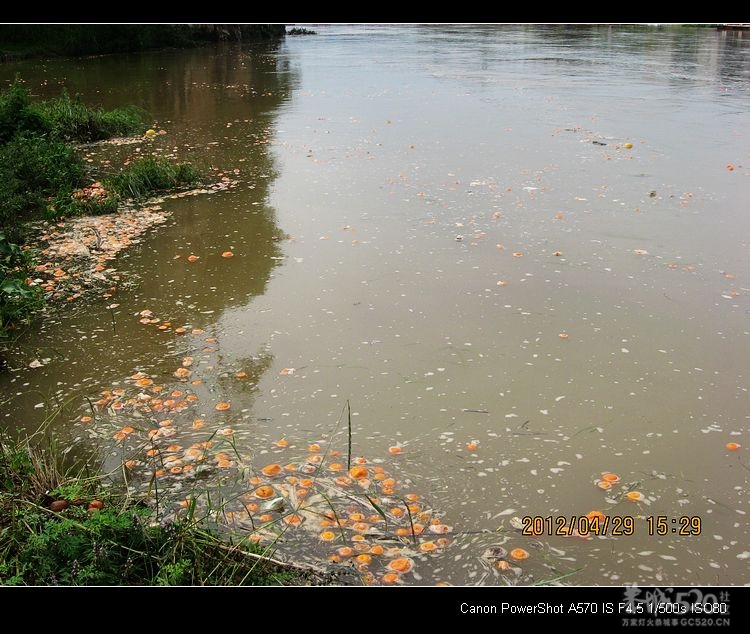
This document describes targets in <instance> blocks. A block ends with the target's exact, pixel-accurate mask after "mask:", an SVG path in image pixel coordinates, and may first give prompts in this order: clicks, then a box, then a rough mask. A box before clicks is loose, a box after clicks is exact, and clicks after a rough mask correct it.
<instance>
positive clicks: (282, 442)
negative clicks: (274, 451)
mask: <svg viewBox="0 0 750 634" xmlns="http://www.w3.org/2000/svg"><path fill="white" fill-rule="evenodd" d="M275 444H276V446H277V447H288V446H289V441H288V440H287V439H286V438H279V440H277V441H276V443H275Z"/></svg>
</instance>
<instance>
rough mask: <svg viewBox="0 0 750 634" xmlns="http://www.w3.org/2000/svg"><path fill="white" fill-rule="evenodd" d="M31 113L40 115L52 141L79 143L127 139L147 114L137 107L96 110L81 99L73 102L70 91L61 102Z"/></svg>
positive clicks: (45, 104) (37, 106)
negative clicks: (113, 138)
mask: <svg viewBox="0 0 750 634" xmlns="http://www.w3.org/2000/svg"><path fill="white" fill-rule="evenodd" d="M31 110H32V112H35V113H37V114H38V115H39V118H40V119H41V120H42V122H43V124H44V127H45V129H46V130H47V132H48V134H49V135H50V137H51V138H53V139H58V140H63V141H72V142H78V143H88V142H91V141H100V140H102V139H109V138H112V137H117V136H127V135H129V134H133V133H134V132H136V131H137V130H139V129H140V128H141V127H142V126H143V124H144V121H145V114H144V113H143V111H142V110H140V109H139V108H137V107H135V106H129V107H124V108H115V109H114V110H104V109H102V108H94V107H91V106H87V105H86V104H84V103H82V102H81V98H80V95H76V96H75V97H74V98H71V97H70V95H69V94H68V93H67V91H63V94H62V96H61V97H59V98H57V99H52V100H50V101H44V102H42V103H39V104H35V105H34V106H31Z"/></svg>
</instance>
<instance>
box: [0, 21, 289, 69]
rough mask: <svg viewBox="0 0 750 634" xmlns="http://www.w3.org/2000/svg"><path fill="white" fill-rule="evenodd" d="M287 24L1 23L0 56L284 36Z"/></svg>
mask: <svg viewBox="0 0 750 634" xmlns="http://www.w3.org/2000/svg"><path fill="white" fill-rule="evenodd" d="M285 33H286V29H285V26H284V25H283V24H96V25H91V24H2V25H0V61H4V62H7V61H13V60H18V59H23V58H28V57H38V56H48V57H59V56H79V55H106V54H112V53H133V52H137V51H145V50H153V49H163V48H189V47H193V46H200V45H202V44H206V43H209V42H220V41H232V42H245V41H252V40H258V39H269V38H279V37H283V36H284V35H285Z"/></svg>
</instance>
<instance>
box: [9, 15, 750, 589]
mask: <svg viewBox="0 0 750 634" xmlns="http://www.w3.org/2000/svg"><path fill="white" fill-rule="evenodd" d="M92 28H95V27H92ZM311 28H314V29H315V30H316V31H317V34H316V35H310V36H301V37H292V36H287V37H286V39H285V41H283V42H280V43H276V44H270V43H264V44H258V45H250V44H245V45H243V46H242V47H240V46H229V45H222V46H210V47H207V48H201V49H197V50H179V51H163V52H158V53H154V52H149V53H141V54H137V55H122V56H115V57H92V58H85V59H74V60H45V61H23V62H19V63H13V64H5V65H3V66H1V67H0V79H2V80H3V82H4V85H7V83H9V82H10V81H12V79H13V77H14V76H16V75H18V76H19V77H20V78H21V79H22V80H23V81H24V82H25V83H26V85H27V86H28V87H29V89H30V90H31V92H32V94H33V95H35V96H37V97H40V98H44V97H54V96H57V95H59V94H60V91H61V89H62V88H63V87H64V88H66V89H67V90H68V91H69V92H70V93H71V94H80V95H81V97H82V99H83V100H84V101H85V102H86V103H92V104H100V105H102V106H104V107H107V108H111V107H116V106H120V105H124V104H130V103H133V104H136V105H138V106H141V107H143V108H144V109H146V110H147V111H148V112H149V114H150V116H151V117H152V118H153V124H152V127H154V128H155V129H164V130H165V131H166V133H167V134H165V135H159V136H157V137H156V139H154V140H152V141H145V140H144V141H143V142H142V143H137V144H132V145H128V146H120V147H118V148H115V149H113V148H112V147H111V146H91V147H89V148H86V149H85V150H84V151H85V152H86V153H87V157H88V158H89V159H90V162H91V164H92V165H93V166H100V167H101V166H102V161H107V160H110V161H114V160H115V158H113V157H116V156H118V155H117V152H118V151H119V152H120V153H122V152H123V151H125V152H126V153H127V152H129V153H131V155H133V156H134V155H136V154H138V153H141V154H145V153H148V152H156V153H159V154H162V155H165V156H171V157H175V158H178V159H180V160H190V161H192V162H194V163H195V164H196V166H198V167H199V168H201V169H203V170H205V171H206V172H207V173H211V174H216V176H217V178H220V177H222V176H224V177H225V178H226V177H229V178H231V179H232V180H236V186H234V187H232V188H228V189H226V190H225V191H221V192H218V193H213V194H205V195H198V196H188V197H182V198H167V199H166V200H165V201H164V202H163V203H161V204H162V208H163V209H165V210H167V211H168V212H169V213H170V216H169V219H168V221H167V222H166V223H164V224H163V225H161V226H160V227H159V228H157V229H155V230H153V231H151V232H150V233H148V234H147V235H145V236H143V238H142V240H141V242H140V243H139V244H138V245H136V246H134V247H132V248H131V249H129V250H127V251H126V252H124V253H123V254H122V255H121V256H119V257H118V259H117V260H116V261H115V262H114V263H113V264H112V266H113V267H116V269H117V274H118V275H119V277H120V283H119V287H118V290H117V292H116V294H115V295H114V296H113V297H109V298H98V297H97V298H93V299H90V300H87V301H86V302H85V303H78V304H77V303H75V302H70V303H68V304H66V305H65V306H63V307H61V308H58V309H51V310H50V311H49V313H48V314H47V315H46V316H45V317H44V318H42V319H41V320H40V322H39V323H38V324H37V325H35V326H34V327H33V329H32V330H31V331H30V332H27V333H25V334H24V335H23V336H22V337H21V338H20V339H19V340H18V341H17V342H16V344H15V347H14V349H13V352H12V353H11V354H10V356H9V361H10V365H11V371H10V372H8V373H5V374H4V375H2V376H0V390H1V396H2V412H1V413H0V416H1V418H0V425H2V426H3V427H4V428H6V429H8V430H10V431H11V432H13V433H20V432H21V431H25V432H30V431H33V430H35V429H36V428H38V427H39V426H40V425H43V424H44V425H46V426H47V428H48V429H49V430H51V433H52V434H53V435H54V436H55V437H56V438H57V439H58V441H59V442H63V443H66V444H67V443H75V449H74V453H82V454H85V455H89V456H90V457H93V458H94V459H95V460H96V461H98V464H100V465H101V467H102V469H103V470H104V471H106V472H108V473H111V474H112V476H113V477H114V478H115V479H118V480H120V479H125V480H126V481H127V484H128V486H129V487H130V488H131V489H132V491H133V492H134V493H138V492H141V493H143V492H145V491H147V490H148V491H150V494H151V495H152V496H153V495H154V491H155V490H156V492H157V496H158V498H159V503H160V505H161V507H162V508H163V509H165V512H170V513H171V512H174V513H181V512H184V510H181V506H180V505H181V504H182V506H183V507H184V506H185V505H188V508H191V507H190V506H189V500H191V499H195V500H196V501H197V502H196V507H195V508H194V509H193V511H194V513H195V514H196V515H198V514H200V512H205V513H206V515H207V517H210V518H211V519H212V521H214V520H215V521H216V522H217V523H220V524H221V525H222V526H224V527H226V528H227V529H228V530H230V531H233V532H235V533H236V534H238V535H242V536H250V538H251V539H260V540H261V543H271V544H272V545H273V547H274V548H275V550H276V555H277V556H278V557H282V558H284V557H288V558H295V559H298V560H308V561H323V562H326V561H327V559H331V562H330V565H332V566H346V569H347V570H351V571H352V577H353V579H354V582H355V583H359V582H362V583H370V584H380V583H394V582H395V583H401V584H406V585H433V584H436V583H447V584H453V585H474V584H484V585H494V584H497V585H504V584H517V585H532V584H539V583H562V584H570V585H621V584H630V583H637V584H639V585H649V584H650V585H666V584H674V585H686V586H690V585H698V584H700V585H712V584H716V585H735V584H737V585H740V584H747V583H750V568H749V567H748V558H750V523H749V522H748V511H750V504H749V503H748V501H749V500H750V495H749V491H748V477H749V475H750V464H749V463H750V460H748V453H747V452H748V450H749V449H750V394H748V388H749V387H750V354H748V352H749V351H750V208H749V207H748V201H750V179H749V178H748V176H750V38H748V37H747V35H746V34H744V33H741V32H721V31H717V30H714V29H708V28H706V29H697V28H664V27H661V28H659V27H613V26H612V27H608V26H599V27H596V26H577V27H573V26H567V27H566V26H534V25H523V26H513V25H482V26H471V25H461V26H446V25H433V26H413V25H399V26H396V25H385V26H366V25H355V26H344V25H327V26H326V25H324V26H313V27H311ZM123 148H125V149H124V150H123ZM228 251H229V252H231V254H232V255H233V257H222V254H225V253H226V252H228ZM190 255H194V256H198V259H195V258H192V259H193V260H194V261H192V262H191V261H189V260H188V256H190ZM149 311H150V312H149ZM157 320H158V321H157ZM142 322H143V323H142ZM165 322H167V323H168V324H169V325H168V326H167V327H166V328H162V329H161V330H160V329H159V326H163V325H165ZM181 368H182V369H181ZM221 404H226V405H221ZM217 405H218V406H219V409H217ZM227 406H228V407H227ZM222 408H223V409H222ZM89 418H90V419H91V420H89ZM727 443H738V444H739V445H740V447H739V448H737V449H736V450H730V449H728V448H727ZM730 446H731V445H730ZM360 463H361V464H360ZM274 464H278V465H279V466H280V467H281V471H280V472H279V473H276V471H277V469H275V468H274V467H273V465H274ZM269 465H271V466H270V467H269V468H268V469H266V473H264V472H263V471H262V468H263V467H268V466H269ZM355 465H357V466H362V467H364V469H366V470H367V471H366V472H357V473H355V472H352V475H353V476H355V477H347V476H345V475H343V473H344V471H345V470H346V469H347V468H348V467H349V466H355ZM604 474H615V475H609V476H608V478H609V480H610V481H611V484H609V488H600V486H599V485H598V483H599V482H601V480H602V476H603V475H604ZM606 481H607V480H606V479H605V482H606ZM265 485H268V486H271V487H272V488H273V489H272V492H271V491H268V492H267V491H264V490H263V489H259V488H258V487H262V486H265ZM149 486H151V488H150V489H149V488H148V487H149ZM601 486H602V487H607V486H608V485H607V484H603V485H601ZM266 494H268V495H270V497H263V496H264V495H266ZM628 494H630V495H628ZM277 498H281V500H280V501H279V504H281V503H282V501H283V505H282V506H279V507H278V508H277V507H275V506H274V505H273V504H270V505H269V500H274V499H277ZM631 498H632V499H631ZM269 507H273V508H269ZM591 511H600V512H601V513H602V514H603V515H604V516H606V517H608V518H609V519H608V520H607V524H606V525H604V524H602V526H601V529H600V531H599V532H600V533H601V534H599V535H591V534H589V536H588V538H584V537H582V536H571V535H565V534H560V533H564V532H570V529H571V526H570V525H571V523H572V524H573V526H572V528H574V529H575V530H576V531H577V530H579V529H580V528H582V527H581V522H580V518H581V517H586V515H587V514H589V513H590V512H591ZM526 516H528V517H531V518H534V517H538V518H541V519H539V520H536V521H531V520H526V521H525V524H526V525H527V527H528V528H531V529H532V530H531V532H533V533H534V534H531V535H524V534H522V531H519V530H518V528H519V526H521V527H522V526H523V524H524V519H523V518H524V517H526ZM513 518H516V519H513ZM547 518H549V519H547ZM558 518H563V519H561V520H558ZM618 518H619V519H618ZM386 519H387V521H386ZM519 520H520V522H521V524H519V523H518V522H519ZM339 521H340V523H341V524H342V526H341V527H336V526H335V524H336V522H339ZM298 524H299V526H298ZM330 526H333V530H330V531H329V530H326V528H327V527H330ZM660 533H664V534H660ZM378 546H380V548H378ZM347 549H350V550H347ZM513 549H523V550H524V551H526V553H527V554H528V555H529V556H528V557H526V558H524V557H525V555H524V553H523V552H516V553H515V554H516V555H517V556H516V557H513V556H511V552H510V551H512V550H513ZM356 555H360V557H359V558H356ZM401 559H406V563H405V564H404V563H403V562H401ZM394 564H396V565H394ZM389 566H390V568H389ZM394 569H395V570H394ZM389 572H391V573H392V576H387V573H389Z"/></svg>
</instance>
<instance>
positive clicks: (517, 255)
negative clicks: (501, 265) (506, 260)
mask: <svg viewBox="0 0 750 634" xmlns="http://www.w3.org/2000/svg"><path fill="white" fill-rule="evenodd" d="M513 257H514V258H522V257H523V253H521V252H520V251H513Z"/></svg>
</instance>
